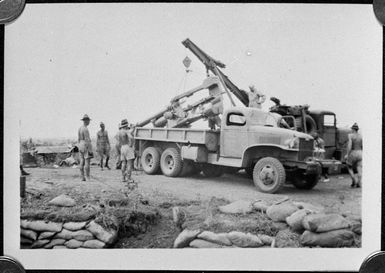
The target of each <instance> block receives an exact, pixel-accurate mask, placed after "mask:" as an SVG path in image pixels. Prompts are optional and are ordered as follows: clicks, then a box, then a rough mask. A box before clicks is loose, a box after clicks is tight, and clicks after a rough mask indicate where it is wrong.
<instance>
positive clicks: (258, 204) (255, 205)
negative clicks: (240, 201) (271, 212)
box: [252, 200, 269, 212]
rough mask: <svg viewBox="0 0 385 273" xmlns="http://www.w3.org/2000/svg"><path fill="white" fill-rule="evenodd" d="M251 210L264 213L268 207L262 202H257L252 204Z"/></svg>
mask: <svg viewBox="0 0 385 273" xmlns="http://www.w3.org/2000/svg"><path fill="white" fill-rule="evenodd" d="M252 206H253V209H254V210H256V211H260V212H266V210H267V208H268V207H269V205H268V204H267V203H266V202H265V201H263V200H257V201H255V202H253V203H252Z"/></svg>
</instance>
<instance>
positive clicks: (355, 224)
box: [350, 221, 362, 235]
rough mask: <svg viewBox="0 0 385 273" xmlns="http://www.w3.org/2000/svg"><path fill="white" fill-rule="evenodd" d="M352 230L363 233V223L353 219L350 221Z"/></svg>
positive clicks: (359, 233)
mask: <svg viewBox="0 0 385 273" xmlns="http://www.w3.org/2000/svg"><path fill="white" fill-rule="evenodd" d="M350 230H351V231H353V232H354V233H355V234H358V235H361V233H362V224H361V223H360V222H358V221H351V222H350Z"/></svg>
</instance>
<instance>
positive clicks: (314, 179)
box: [292, 172, 320, 190]
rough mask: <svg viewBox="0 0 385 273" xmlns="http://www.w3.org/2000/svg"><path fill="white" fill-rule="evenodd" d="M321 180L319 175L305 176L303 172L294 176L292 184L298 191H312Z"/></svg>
mask: <svg viewBox="0 0 385 273" xmlns="http://www.w3.org/2000/svg"><path fill="white" fill-rule="evenodd" d="M319 179H320V175H319V174H308V175H305V174H304V173H303V172H297V173H296V174H295V175H293V178H292V182H293V185H294V186H295V187H296V188H297V189H304V190H310V189H312V188H314V187H315V185H317V183H318V181H319Z"/></svg>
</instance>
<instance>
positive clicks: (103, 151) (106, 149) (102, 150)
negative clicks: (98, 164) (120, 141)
mask: <svg viewBox="0 0 385 273" xmlns="http://www.w3.org/2000/svg"><path fill="white" fill-rule="evenodd" d="M98 154H99V155H100V156H103V155H105V156H110V146H109V145H102V146H99V147H98Z"/></svg>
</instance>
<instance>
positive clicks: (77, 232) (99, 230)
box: [20, 220, 118, 249]
mask: <svg viewBox="0 0 385 273" xmlns="http://www.w3.org/2000/svg"><path fill="white" fill-rule="evenodd" d="M20 233H21V244H22V245H27V246H28V247H31V248H45V249H50V248H54V249H58V248H69V249H76V248H107V247H110V246H112V245H113V244H114V243H115V242H116V240H117V237H118V232H117V231H116V230H113V229H106V228H103V227H102V226H101V225H99V224H98V223H96V222H95V221H94V220H91V221H84V222H64V223H63V222H50V221H43V220H21V222H20Z"/></svg>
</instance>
